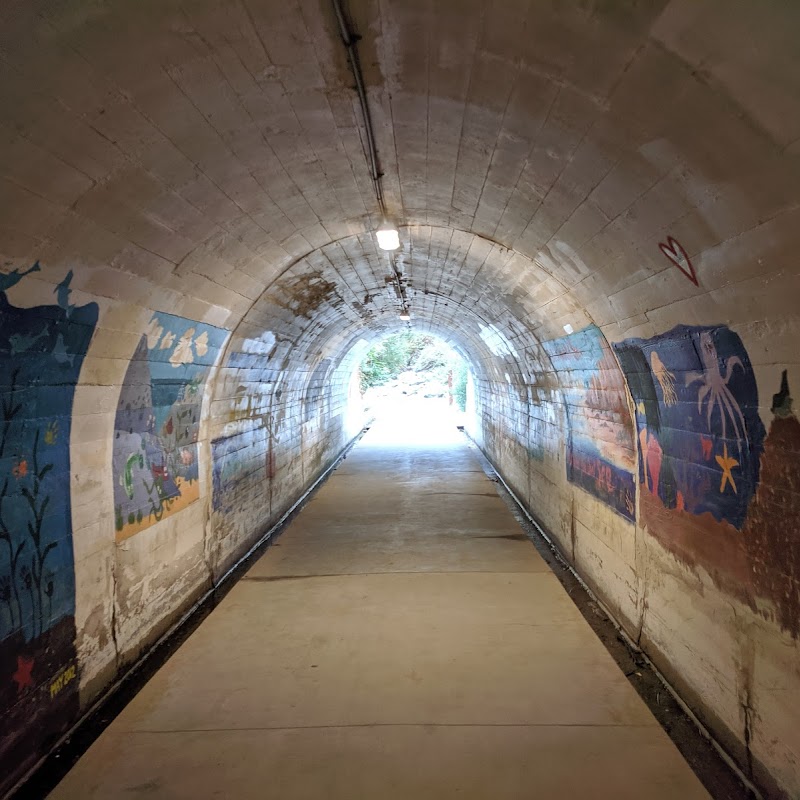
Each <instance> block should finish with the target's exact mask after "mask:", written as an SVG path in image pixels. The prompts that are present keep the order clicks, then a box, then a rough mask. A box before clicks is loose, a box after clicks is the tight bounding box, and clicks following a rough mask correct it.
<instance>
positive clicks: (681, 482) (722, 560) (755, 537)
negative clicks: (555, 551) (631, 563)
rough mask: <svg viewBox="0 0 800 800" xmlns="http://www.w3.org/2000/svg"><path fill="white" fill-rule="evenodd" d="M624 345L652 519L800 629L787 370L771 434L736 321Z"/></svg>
mask: <svg viewBox="0 0 800 800" xmlns="http://www.w3.org/2000/svg"><path fill="white" fill-rule="evenodd" d="M615 349H616V352H617V355H618V357H619V360H620V364H621V365H622V368H623V370H624V372H625V375H626V377H627V379H628V385H629V386H630V390H631V393H632V395H633V399H634V402H635V404H636V422H637V428H638V440H639V452H640V469H639V478H640V495H639V496H640V511H641V522H642V524H643V525H645V526H646V528H647V530H648V532H649V533H650V534H651V535H652V536H654V537H655V538H656V539H658V540H659V541H660V542H661V544H662V545H663V546H664V547H666V548H667V549H668V550H669V551H670V552H671V553H672V554H673V555H675V556H676V557H677V558H678V559H679V560H680V561H682V562H683V563H684V564H686V565H688V566H689V567H691V568H695V567H702V568H703V569H704V570H705V571H706V572H707V573H708V574H709V575H710V576H711V578H712V579H713V580H714V582H715V584H716V585H717V586H719V587H720V588H722V589H724V590H725V591H727V592H729V593H730V594H731V595H733V596H735V597H737V598H738V599H739V600H741V601H742V602H743V603H746V604H747V605H749V606H750V608H751V609H752V610H753V611H756V612H758V613H759V614H760V615H761V616H763V617H764V618H765V619H768V620H771V621H773V622H775V623H776V624H777V625H779V626H780V627H781V628H783V629H784V630H786V631H788V632H789V633H791V635H792V636H794V637H795V638H797V637H798V636H800V536H798V531H800V469H798V459H800V421H798V419H797V416H796V414H795V412H794V409H793V402H792V397H791V393H790V387H789V377H788V372H787V371H786V370H783V371H782V374H781V378H780V385H779V386H778V387H776V388H778V391H777V392H776V393H775V394H773V395H772V404H771V406H770V410H771V412H772V419H771V422H770V426H769V432H768V433H767V431H766V430H765V427H764V424H763V422H762V421H761V417H760V416H759V413H758V405H759V396H758V389H757V385H756V378H755V375H754V373H753V368H752V365H751V363H750V358H749V357H748V354H747V351H746V350H745V348H744V346H743V344H742V341H741V339H740V338H739V336H738V335H737V334H736V333H734V332H733V331H731V330H730V329H729V328H727V327H726V326H722V325H719V326H703V327H698V326H691V327H690V326H685V325H682V326H678V327H676V328H673V329H672V330H670V331H668V332H666V333H664V334H661V335H659V336H655V337H653V338H651V339H629V340H626V341H624V342H622V343H620V344H618V345H615ZM756 598H766V599H767V600H769V601H770V603H771V605H767V604H765V603H763V602H761V601H758V600H757V599H756Z"/></svg>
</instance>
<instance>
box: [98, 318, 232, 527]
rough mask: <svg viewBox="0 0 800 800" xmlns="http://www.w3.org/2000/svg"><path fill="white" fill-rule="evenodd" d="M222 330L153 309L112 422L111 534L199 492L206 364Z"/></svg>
mask: <svg viewBox="0 0 800 800" xmlns="http://www.w3.org/2000/svg"><path fill="white" fill-rule="evenodd" d="M226 336H227V331H224V330H221V329H220V328H214V327H212V326H211V325H205V324H202V323H198V322H194V321H193V320H187V319H183V318H182V317H176V316H173V315H171V314H162V313H155V314H153V317H152V319H151V320H150V324H149V326H148V329H147V332H146V333H145V334H144V335H143V336H142V338H141V340H140V341H139V345H138V347H137V348H136V352H135V353H134V354H133V358H132V359H131V362H130V365H129V366H128V371H127V372H126V373H125V381H124V383H123V385H122V390H121V392H120V397H119V403H118V405H117V416H116V421H115V425H114V429H115V430H114V455H113V477H114V512H115V520H116V531H117V540H122V539H126V538H128V537H129V536H133V535H134V534H135V533H138V532H139V531H142V530H144V529H145V528H148V527H150V526H151V525H154V524H155V523H156V522H158V521H160V520H161V519H163V518H164V517H165V516H168V515H170V514H174V513H175V512H176V511H179V510H181V509H183V508H185V507H186V506H188V505H189V504H190V503H192V502H193V501H195V500H197V498H198V497H199V496H200V488H199V482H198V478H199V472H198V463H197V461H198V447H197V437H198V433H199V430H200V410H201V403H202V397H203V388H204V386H205V381H206V378H207V376H208V371H209V369H210V368H211V366H212V365H213V364H214V362H215V361H216V358H217V354H218V352H219V349H220V347H221V346H222V344H223V342H224V341H225V338H226Z"/></svg>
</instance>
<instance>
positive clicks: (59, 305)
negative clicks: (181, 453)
mask: <svg viewBox="0 0 800 800" xmlns="http://www.w3.org/2000/svg"><path fill="white" fill-rule="evenodd" d="M38 271H39V264H38V263H36V264H34V265H33V266H32V267H30V268H28V269H27V270H22V271H21V270H18V269H15V270H13V271H12V272H9V273H6V274H0V716H2V718H3V727H2V733H1V734H0V767H2V768H0V775H3V776H7V778H8V780H9V781H10V780H11V779H12V778H13V777H14V775H18V774H19V773H20V771H22V770H23V769H24V767H25V765H26V764H29V763H30V762H31V761H32V760H35V759H36V758H37V757H38V755H39V751H40V750H41V748H42V747H44V746H46V744H47V742H49V741H51V740H53V739H55V738H57V736H58V735H59V734H60V733H61V732H62V731H63V730H64V729H65V728H66V727H67V725H68V724H69V723H70V722H71V721H72V719H73V718H74V716H75V715H76V714H77V712H78V697H77V686H78V681H77V674H78V673H77V664H76V654H75V620H74V615H75V574H74V563H73V552H72V510H71V498H70V479H69V474H70V429H71V421H72V402H73V397H74V393H75V386H76V384H77V382H78V376H79V374H80V369H81V365H82V363H83V359H84V356H85V355H86V352H87V350H88V347H89V342H90V341H91V338H92V334H93V332H94V329H95V326H96V324H97V315H98V308H97V305H96V304H94V303H90V304H88V305H84V306H76V305H73V304H71V303H70V302H69V301H70V295H71V290H70V282H71V279H72V272H69V273H68V274H67V275H66V277H65V278H64V280H63V281H62V282H61V283H60V284H59V285H58V286H57V287H56V289H55V292H54V294H55V295H56V303H55V304H53V305H44V306H36V307H33V308H18V307H17V306H15V305H13V304H12V303H11V302H9V299H8V296H7V292H8V291H9V290H10V289H12V288H13V287H14V285H16V284H17V283H19V281H21V280H22V279H23V278H25V276H27V275H29V274H30V273H33V272H38ZM3 786H4V780H3V779H0V792H2V790H3Z"/></svg>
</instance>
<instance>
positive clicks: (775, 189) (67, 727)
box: [0, 0, 800, 798]
mask: <svg viewBox="0 0 800 800" xmlns="http://www.w3.org/2000/svg"><path fill="white" fill-rule="evenodd" d="M799 34H800V6H798V4H796V3H793V2H791V1H790V0H761V1H760V2H755V0H750V2H748V0H736V1H735V2H729V1H727V0H637V1H636V2H634V1H633V0H631V2H623V0H618V1H615V0H559V2H555V0H554V1H552V2H550V1H545V0H525V1H523V0H457V1H456V0H438V2H435V1H434V0H348V2H344V0H342V1H341V2H339V0H285V2H281V3H279V2H275V0H183V1H182V2H181V1H180V0H158V1H157V2H156V1H155V0H140V1H139V2H136V3H126V2H122V0H95V2H87V0H47V1H46V0H5V2H3V3H2V5H0V75H2V77H1V78H0V261H1V262H2V263H0V384H1V386H2V409H0V411H2V417H3V419H2V422H1V423H0V487H2V488H1V489H0V540H2V543H1V544H0V711H2V720H3V722H2V736H1V738H0V764H2V769H0V794H4V793H10V792H11V791H12V790H13V789H14V788H15V787H17V788H19V786H24V781H25V780H26V779H28V778H29V777H30V776H31V775H32V774H34V773H35V772H36V770H37V765H40V764H41V760H42V759H46V758H47V757H48V754H52V753H53V752H54V749H55V748H57V747H59V746H60V744H61V743H63V741H64V740H65V738H66V739H69V737H70V736H71V735H72V733H73V732H74V731H75V730H76V729H77V726H79V725H80V724H81V723H82V722H83V721H85V720H86V719H87V718H88V717H89V716H90V715H91V714H92V713H94V712H95V711H96V709H97V708H102V707H103V703H105V702H107V700H108V698H109V697H113V695H114V692H115V690H116V687H118V685H119V682H120V681H121V680H123V679H124V678H125V676H127V675H129V674H131V673H132V672H133V671H135V670H136V668H137V665H139V664H140V663H141V662H142V660H143V659H144V658H146V657H147V655H148V653H150V652H151V650H152V649H153V648H154V647H155V646H156V645H157V644H158V643H160V642H163V641H164V640H165V639H168V638H169V636H170V635H172V634H173V633H174V631H175V630H176V629H177V628H179V627H180V625H181V624H182V623H183V621H184V620H185V619H186V618H187V617H188V616H190V615H191V612H192V609H194V608H196V607H197V606H198V604H199V603H201V602H202V601H203V599H204V598H207V597H208V596H209V594H210V593H214V592H215V591H216V590H218V589H219V587H222V586H223V585H224V584H226V583H229V582H230V581H231V576H232V575H235V574H236V570H237V568H238V567H239V565H241V564H242V563H244V562H243V560H245V559H247V557H248V556H249V555H250V554H251V553H252V551H253V550H254V548H257V547H258V546H261V545H263V544H264V543H265V542H267V543H268V542H269V540H270V538H271V537H273V535H274V534H275V532H276V531H277V530H278V527H279V526H280V525H282V524H283V522H284V521H285V519H286V517H287V514H289V513H291V512H292V511H293V509H295V508H296V507H297V505H298V503H300V502H302V501H303V498H305V497H306V495H307V493H308V492H309V490H311V489H312V488H313V487H315V486H317V485H318V484H319V483H320V482H321V481H324V480H325V478H326V476H328V475H330V474H336V473H335V472H332V470H333V469H334V467H336V466H337V465H338V464H341V463H345V464H346V463H348V462H341V461H340V458H341V457H342V456H343V455H344V454H346V453H347V452H348V448H349V447H350V446H351V445H352V444H353V443H354V442H356V441H357V440H358V438H359V437H360V436H361V434H362V432H363V430H364V429H365V428H366V427H368V426H369V425H370V419H369V416H368V415H367V414H365V412H364V410H363V407H362V404H361V396H360V392H359V388H358V380H357V376H358V368H359V363H360V360H361V358H362V357H363V355H364V354H365V352H366V351H367V350H368V349H369V347H370V346H372V344H374V343H375V342H377V341H379V340H381V339H382V338H383V337H385V336H387V335H388V334H391V333H395V332H398V331H405V330H412V331H415V332H420V333H429V334H432V335H435V336H437V337H440V338H441V339H442V340H443V341H445V342H447V343H448V344H450V345H451V346H452V347H454V348H455V349H456V350H457V352H458V353H459V354H461V355H462V356H463V357H464V358H465V359H466V361H467V362H468V364H469V369H470V374H471V391H470V404H469V406H468V409H467V413H466V417H465V423H464V429H465V430H464V434H463V436H462V439H463V441H464V443H465V444H464V445H463V446H464V447H471V448H472V451H474V452H475V453H476V454H477V455H476V457H480V458H482V459H483V458H485V459H486V462H485V463H486V465H487V469H488V470H489V471H490V472H491V473H492V474H493V475H495V476H496V480H495V482H496V484H497V485H498V486H501V485H502V486H504V487H505V489H503V491H507V493H508V495H509V496H510V497H511V498H512V500H513V501H514V503H516V504H518V508H519V509H521V511H520V513H521V514H523V515H527V516H528V517H529V518H530V520H531V523H530V524H531V525H533V526H534V529H535V536H537V537H540V538H541V537H545V538H544V539H543V540H544V541H546V542H549V544H548V547H552V549H553V550H554V551H555V552H556V553H557V554H558V558H560V559H563V563H564V564H566V565H568V567H569V570H572V571H574V574H575V575H576V576H577V578H578V579H579V580H580V582H581V584H582V585H583V586H584V587H585V588H586V590H587V591H588V592H590V593H591V596H592V597H593V598H594V600H595V601H596V605H597V608H600V609H602V613H604V614H606V615H607V616H608V618H609V620H610V621H611V624H613V625H615V626H618V629H619V636H621V637H624V638H625V640H626V641H628V642H629V644H630V647H632V648H634V649H635V651H636V652H637V653H638V654H639V655H640V657H641V658H642V659H644V660H646V661H647V663H649V664H650V665H651V666H652V668H653V669H654V670H656V671H657V673H658V675H659V676H660V679H663V681H664V688H663V689H662V691H663V693H664V695H666V694H668V693H669V692H672V693H673V694H674V696H675V697H677V698H679V701H680V704H681V705H682V707H683V708H684V709H685V711H686V713H687V714H689V715H690V716H691V718H692V720H694V722H695V723H696V724H697V725H698V726H699V727H700V729H702V731H703V732H704V733H703V735H704V736H706V737H710V739H711V740H713V742H714V743H715V746H716V747H717V748H718V749H719V751H720V752H722V753H724V758H725V759H726V760H727V762H728V763H729V764H730V765H731V766H732V768H733V769H735V770H736V771H737V774H739V775H740V776H741V778H742V780H743V781H744V782H745V784H746V785H747V787H748V789H747V791H748V792H750V794H748V795H742V796H749V797H758V796H760V797H770V798H771V797H775V798H790V797H798V796H800V712H798V708H800V646H799V645H798V636H800V461H799V460H798V459H800V423H798V419H797V414H796V409H795V408H794V407H793V392H795V391H798V388H797V387H798V385H800V368H799V365H798V355H797V349H796V348H797V346H798V336H799V335H800V315H799V314H798V301H800V269H798V250H800V160H799V159H798V156H800V57H798V48H797V40H798V35H799ZM381 227H390V228H394V229H396V230H397V233H398V238H399V246H398V247H397V248H396V249H394V250H384V249H382V247H380V246H379V244H378V240H377V238H376V232H377V231H378V230H379V228H381ZM401 317H402V318H401ZM459 435H461V434H459ZM468 442H469V443H470V444H466V443H468ZM459 446H461V445H459ZM359 447H360V445H358V444H356V446H355V449H354V450H353V451H351V452H352V453H357V452H358V451H359ZM348 458H350V456H348ZM353 458H355V456H353ZM476 469H477V468H476ZM491 491H494V489H491ZM312 502H313V501H312ZM303 513H304V512H303V511H301V512H300V514H301V515H302V514H303ZM286 541H287V542H290V541H291V530H290V532H289V533H288V534H286ZM570 574H572V573H570ZM598 613H601V612H598ZM612 638H613V637H612ZM636 674H638V673H636ZM666 687H669V688H668V689H667V688H666ZM598 780H600V778H598ZM20 782H22V783H20ZM530 788H531V792H532V793H533V794H534V795H535V794H536V787H535V786H532V787H530ZM9 796H10V795H9ZM86 796H88V795H86ZM126 796H127V795H126ZM137 796H138V795H137ZM149 796H168V795H159V794H158V792H157V791H155V793H153V792H151V794H150V795H149ZM316 796H323V795H322V794H320V795H316ZM351 796H354V795H351ZM496 796H502V795H501V794H498V795H496ZM653 796H655V795H653ZM664 796H667V795H664ZM670 796H677V795H670Z"/></svg>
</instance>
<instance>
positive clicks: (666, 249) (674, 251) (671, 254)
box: [658, 236, 700, 286]
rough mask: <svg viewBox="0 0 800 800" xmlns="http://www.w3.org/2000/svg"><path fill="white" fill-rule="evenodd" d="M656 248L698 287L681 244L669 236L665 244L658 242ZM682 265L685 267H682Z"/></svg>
mask: <svg viewBox="0 0 800 800" xmlns="http://www.w3.org/2000/svg"><path fill="white" fill-rule="evenodd" d="M658 246H659V247H660V248H661V252H662V253H663V254H664V255H665V256H666V257H667V258H668V259H669V260H670V261H671V262H672V263H673V264H674V265H675V266H676V267H677V268H678V269H679V270H680V271H681V272H682V273H683V274H684V275H685V276H686V277H687V278H688V279H689V280H690V281H691V282H692V283H693V284H694V285H695V286H700V284H699V283H698V282H697V273H696V272H695V271H694V266H693V264H692V262H691V259H690V258H689V254H688V253H687V252H686V251H685V250H684V249H683V247H682V246H681V243H680V242H678V241H676V240H675V239H673V238H672V237H671V236H668V237H667V243H666V244H664V242H659V243H658ZM684 264H685V265H686V266H684Z"/></svg>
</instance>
